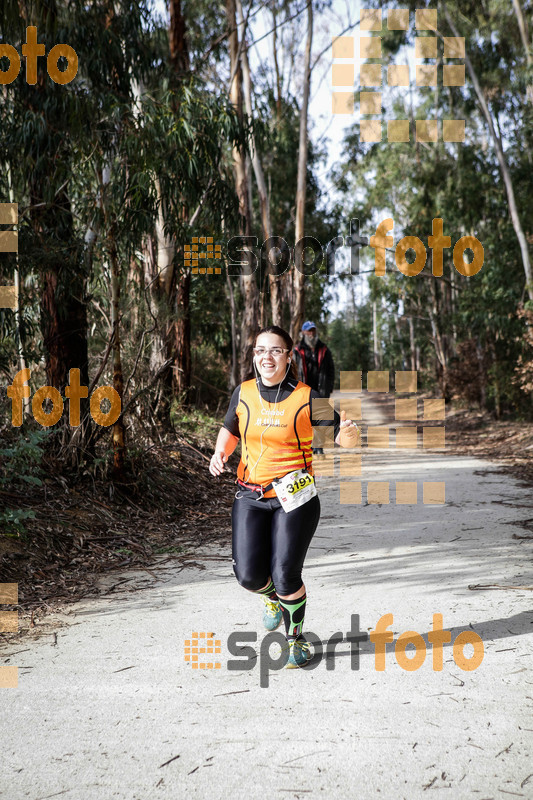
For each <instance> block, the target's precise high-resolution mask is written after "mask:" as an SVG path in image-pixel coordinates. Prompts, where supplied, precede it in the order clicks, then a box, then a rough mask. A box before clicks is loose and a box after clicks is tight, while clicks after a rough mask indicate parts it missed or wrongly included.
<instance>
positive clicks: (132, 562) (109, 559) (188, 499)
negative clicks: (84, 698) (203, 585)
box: [0, 395, 533, 631]
mask: <svg viewBox="0 0 533 800" xmlns="http://www.w3.org/2000/svg"><path fill="white" fill-rule="evenodd" d="M372 399H373V403H374V405H375V406H379V407H380V408H382V409H383V410H384V412H385V416H386V417H387V419H388V420H389V424H391V423H390V420H393V419H394V405H393V404H394V399H393V398H392V397H391V396H390V395H374V397H373V398H372ZM217 427H218V423H217V421H215V420H211V424H210V425H208V430H207V431H206V429H205V425H202V426H199V425H197V426H193V428H192V429H190V430H188V431H187V432H186V433H182V434H179V433H176V434H171V435H167V437H166V439H163V440H162V441H161V443H160V444H158V445H155V446H152V447H151V448H150V449H149V450H148V451H144V452H142V451H138V452H137V453H136V455H135V458H134V459H132V466H131V468H130V470H129V473H130V474H129V477H128V478H127V479H126V480H125V481H124V482H117V481H114V482H111V481H109V480H102V479H100V480H98V479H97V480H95V479H94V478H93V477H89V475H88V474H87V473H86V474H85V475H83V476H81V477H79V476H78V478H77V479H76V480H74V479H73V478H72V477H69V475H68V474H67V473H66V472H65V471H63V473H62V472H61V469H60V465H59V464H57V463H55V462H53V461H48V462H47V463H45V464H44V465H43V466H44V471H45V473H46V477H45V479H44V481H43V486H42V487H33V486H31V487H28V486H24V487H23V488H20V487H19V488H12V489H10V491H1V490H0V500H2V501H3V502H4V503H5V504H6V505H11V506H15V507H17V508H23V509H25V510H32V511H33V512H34V513H35V515H36V518H35V520H32V521H30V522H28V523H26V525H27V529H28V534H27V535H26V536H22V537H18V538H15V537H7V536H0V583H18V584H19V619H20V630H21V631H22V630H27V629H31V628H34V627H35V625H36V624H37V623H38V621H39V620H41V623H42V621H43V620H44V618H45V617H46V615H47V613H48V612H49V611H51V610H56V609H58V608H61V607H62V606H63V605H64V604H65V603H67V604H68V603H70V602H73V601H76V600H79V599H81V598H83V597H86V596H95V595H99V594H100V593H101V592H102V591H103V589H102V587H101V585H100V584H101V578H102V576H103V575H105V574H107V573H109V574H111V575H116V576H117V581H120V572H121V571H123V570H125V569H129V568H132V567H141V568H144V569H145V570H146V571H147V572H149V568H150V566H151V565H152V566H153V565H155V564H158V565H161V564H163V563H170V562H178V563H179V565H180V566H181V567H183V568H184V567H188V566H194V565H195V561H194V556H195V550H196V549H197V548H199V547H200V548H201V547H202V546H203V545H206V544H215V543H217V542H227V540H228V536H229V535H230V523H229V510H230V508H231V504H232V501H233V494H234V492H233V491H232V489H233V485H234V480H235V475H234V473H235V472H236V467H237V463H238V456H237V455H236V454H234V455H233V456H232V458H231V459H230V462H229V467H230V470H231V471H232V473H233V474H231V473H228V474H225V475H223V476H222V477H221V478H220V479H219V480H216V481H215V480H213V479H212V477H211V476H210V474H209V472H208V468H207V467H208V463H209V458H210V456H211V453H212V447H213V443H214V441H215V438H216V431H217ZM362 427H363V430H364V423H363V426H362ZM446 447H447V450H448V452H451V453H454V454H456V455H470V456H476V457H478V458H482V459H490V460H491V461H493V462H497V463H498V465H499V470H500V471H501V472H502V473H507V474H510V475H513V476H514V477H516V478H517V479H519V480H520V481H522V482H524V484H525V485H528V486H533V425H532V424H531V423H526V422H517V421H512V420H494V419H493V418H492V417H491V416H490V415H488V414H486V413H485V414H483V413H480V412H478V411H476V410H472V409H465V408H459V407H454V405H453V404H451V405H450V407H449V408H448V407H447V410H446ZM207 521H209V524H208V525H206V522H207ZM213 523H214V524H213ZM196 566H197V567H198V568H200V569H201V568H202V565H201V564H199V563H197V562H196Z"/></svg>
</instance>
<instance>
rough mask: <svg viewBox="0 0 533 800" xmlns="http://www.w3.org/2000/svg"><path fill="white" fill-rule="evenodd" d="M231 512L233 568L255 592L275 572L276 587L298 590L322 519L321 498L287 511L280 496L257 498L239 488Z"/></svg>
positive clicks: (281, 590)
mask: <svg viewBox="0 0 533 800" xmlns="http://www.w3.org/2000/svg"><path fill="white" fill-rule="evenodd" d="M238 495H239V496H238V497H236V498H235V502H234V503H233V509H232V512H231V521H232V525H233V535H232V547H233V571H234V572H235V576H236V578H237V580H238V581H239V583H240V584H241V586H244V588H245V589H250V590H251V591H253V592H256V591H258V590H259V589H262V588H263V586H266V584H267V581H268V578H269V576H270V575H271V576H272V580H273V581H274V586H275V587H276V591H277V592H278V594H281V595H288V594H294V592H297V591H298V589H299V588H300V586H301V585H302V567H303V563H304V560H305V556H306V553H307V549H308V547H309V545H310V543H311V539H312V538H313V535H314V533H315V531H316V527H317V525H318V520H319V519H320V500H319V499H318V496H316V497H312V498H311V500H309V501H308V502H307V503H304V505H303V506H300V507H299V508H295V509H294V510H293V511H289V513H287V512H286V511H284V510H283V508H282V507H281V503H280V501H279V500H278V498H277V497H271V498H264V497H263V498H262V499H261V500H258V499H257V493H256V492H252V491H251V490H250V489H244V488H241V489H239V492H238Z"/></svg>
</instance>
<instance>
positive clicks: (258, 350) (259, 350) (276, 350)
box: [254, 347, 289, 358]
mask: <svg viewBox="0 0 533 800" xmlns="http://www.w3.org/2000/svg"><path fill="white" fill-rule="evenodd" d="M288 352H289V350H287V349H285V348H283V347H270V348H266V347H254V355H256V356H259V357H261V356H265V355H266V354H267V353H270V355H272V356H274V358H279V357H280V356H282V355H283V353H288Z"/></svg>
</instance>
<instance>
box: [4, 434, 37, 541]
mask: <svg viewBox="0 0 533 800" xmlns="http://www.w3.org/2000/svg"><path fill="white" fill-rule="evenodd" d="M47 438H48V431H31V432H29V433H28V434H27V435H25V436H22V435H21V436H19V437H18V438H17V440H16V441H15V442H14V443H13V444H12V445H11V447H4V448H1V449H0V464H1V466H0V487H1V488H2V489H7V488H8V487H19V488H20V487H21V486H42V480H41V478H42V477H43V476H44V470H43V469H42V467H41V462H42V459H43V455H44V446H45V443H46V440H47ZM29 519H35V512H34V511H27V510H24V509H20V508H7V509H6V510H5V511H0V526H5V528H4V531H3V532H4V533H5V534H6V535H19V534H21V533H26V528H25V526H24V522H25V521H27V520H29Z"/></svg>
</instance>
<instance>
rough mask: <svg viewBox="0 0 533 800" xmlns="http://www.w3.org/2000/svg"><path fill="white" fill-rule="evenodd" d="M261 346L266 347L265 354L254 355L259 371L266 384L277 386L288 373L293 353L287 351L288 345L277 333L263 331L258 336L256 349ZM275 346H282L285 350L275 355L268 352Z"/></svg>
mask: <svg viewBox="0 0 533 800" xmlns="http://www.w3.org/2000/svg"><path fill="white" fill-rule="evenodd" d="M260 347H261V348H264V349H265V351H266V352H265V353H264V354H263V355H259V356H258V355H254V360H255V365H256V367H257V371H258V372H259V374H260V376H261V380H262V381H263V383H264V384H265V386H275V385H276V384H277V383H280V382H281V381H282V380H283V378H284V377H285V375H286V374H287V365H288V362H289V358H290V355H291V354H290V352H289V353H287V345H286V344H285V342H284V340H283V339H282V338H281V336H278V335H277V334H276V333H261V334H260V335H259V336H258V337H257V341H256V343H255V348H254V349H257V348H260ZM275 347H279V348H281V350H282V351H283V352H282V353H281V355H279V356H275V355H273V354H272V352H268V351H269V350H270V351H271V350H272V348H275Z"/></svg>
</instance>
